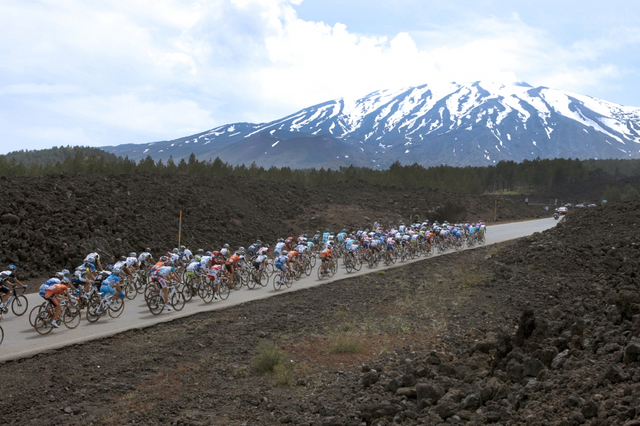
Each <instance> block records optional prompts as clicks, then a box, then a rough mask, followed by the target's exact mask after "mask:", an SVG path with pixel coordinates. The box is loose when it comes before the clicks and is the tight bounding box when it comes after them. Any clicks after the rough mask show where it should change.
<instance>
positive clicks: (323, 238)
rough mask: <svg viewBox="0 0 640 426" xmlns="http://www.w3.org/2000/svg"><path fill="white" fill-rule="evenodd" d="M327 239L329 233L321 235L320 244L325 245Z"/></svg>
mask: <svg viewBox="0 0 640 426" xmlns="http://www.w3.org/2000/svg"><path fill="white" fill-rule="evenodd" d="M328 239H329V233H328V232H325V233H323V234H322V242H323V243H326V242H327V240H328Z"/></svg>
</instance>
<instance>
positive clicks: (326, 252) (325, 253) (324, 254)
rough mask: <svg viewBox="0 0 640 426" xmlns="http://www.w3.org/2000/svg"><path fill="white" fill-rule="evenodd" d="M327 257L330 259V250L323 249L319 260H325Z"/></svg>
mask: <svg viewBox="0 0 640 426" xmlns="http://www.w3.org/2000/svg"><path fill="white" fill-rule="evenodd" d="M327 257H331V249H330V248H326V249H324V250H322V251H321V252H320V258H321V259H324V258H327Z"/></svg>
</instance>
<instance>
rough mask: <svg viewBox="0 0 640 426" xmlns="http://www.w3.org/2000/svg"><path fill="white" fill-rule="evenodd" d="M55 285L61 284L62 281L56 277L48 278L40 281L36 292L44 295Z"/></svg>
mask: <svg viewBox="0 0 640 426" xmlns="http://www.w3.org/2000/svg"><path fill="white" fill-rule="evenodd" d="M56 285H62V281H60V280H59V279H57V278H50V279H48V280H47V281H45V282H44V283H42V285H41V286H40V289H39V290H38V294H39V295H40V296H42V297H45V294H47V292H48V291H50V290H52V289H54V288H55V286H56ZM65 288H66V286H65Z"/></svg>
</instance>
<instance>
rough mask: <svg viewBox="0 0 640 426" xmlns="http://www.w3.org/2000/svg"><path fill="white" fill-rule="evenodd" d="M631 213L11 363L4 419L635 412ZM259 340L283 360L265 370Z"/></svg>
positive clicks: (639, 316)
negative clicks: (260, 368) (260, 361)
mask: <svg viewBox="0 0 640 426" xmlns="http://www.w3.org/2000/svg"><path fill="white" fill-rule="evenodd" d="M638 224H640V200H638V199H634V200H631V201H627V202H623V203H620V204H617V205H611V206H608V207H598V208H592V209H583V210H578V211H575V212H571V213H570V214H569V215H568V216H567V218H566V219H565V220H563V221H562V222H561V223H560V224H559V225H558V226H557V227H556V228H555V229H552V230H549V231H545V232H544V233H539V234H534V235H533V236H531V237H529V238H524V239H521V240H518V241H516V242H513V243H505V244H501V245H498V246H487V247H481V248H479V249H476V250H471V251H464V252H459V253H453V254H450V255H447V256H442V257H437V258H434V259H427V260H425V261H422V262H416V263H413V264H411V265H407V266H403V267H399V268H395V269H390V270H386V271H374V272H372V273H371V274H369V275H364V276H359V277H354V278H349V279H345V280H342V281H338V282H334V283H331V284H327V285H323V286H320V287H315V288H312V289H308V290H304V291H300V292H295V293H289V294H284V295H282V296H278V297H274V298H270V299H267V300H262V301H259V302H255V303H248V304H245V305H242V306H237V307H232V308H229V309H225V310H222V311H217V312H211V313H206V314H199V315H196V316H193V317H190V318H186V319H182V320H177V321H174V322H172V323H166V324H160V325H157V326H153V327H149V328H146V329H144V330H133V331H130V332H126V333H122V334H120V335H117V336H114V337H112V338H109V339H105V340H102V341H96V342H89V343H86V344H84V345H80V346H74V347H70V348H66V349H62V350H58V351H54V352H51V353H48V354H42V355H39V356H36V357H33V358H31V359H25V360H21V361H15V362H7V363H5V364H3V365H1V366H0V376H1V377H2V378H3V382H2V387H1V388H0V391H1V392H0V412H1V413H2V422H3V423H7V424H19V425H23V424H61V423H62V424H89V423H93V424H109V425H111V424H114V425H115V424H134V423H136V424H174V425H209V424H211V425H245V426H257V425H278V424H295V425H313V426H316V425H317V426H345V425H353V426H356V425H357V426H360V425H376V426H388V425H392V424H402V425H438V424H465V425H477V424H501V425H508V424H509V425H547V424H548V425H562V426H565V425H580V424H587V425H627V426H632V425H639V424H640V359H639V357H640V296H638V284H639V282H638V279H639V276H638V273H639V272H640V271H639V270H638V257H639V254H640V230H639V228H638ZM231 297H233V294H232V296H231ZM265 342H275V343H276V344H277V346H278V347H279V348H280V350H282V351H283V353H284V354H285V355H284V356H285V357H286V358H284V363H283V365H282V366H281V368H280V369H276V370H275V371H274V372H272V373H262V372H260V371H258V370H257V365H256V363H255V359H256V356H258V353H259V347H260V345H261V344H263V343H265ZM347 343H350V344H351V345H347ZM346 348H351V349H350V350H346ZM98 365H99V366H100V368H98V367H97V366H98Z"/></svg>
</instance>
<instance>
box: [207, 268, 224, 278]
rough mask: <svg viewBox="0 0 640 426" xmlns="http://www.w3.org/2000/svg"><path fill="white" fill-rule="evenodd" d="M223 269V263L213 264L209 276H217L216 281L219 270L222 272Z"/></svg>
mask: <svg viewBox="0 0 640 426" xmlns="http://www.w3.org/2000/svg"><path fill="white" fill-rule="evenodd" d="M221 269H222V265H213V266H212V267H211V269H209V272H208V273H207V276H208V277H209V278H215V279H216V282H217V280H218V272H220V270H221Z"/></svg>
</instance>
